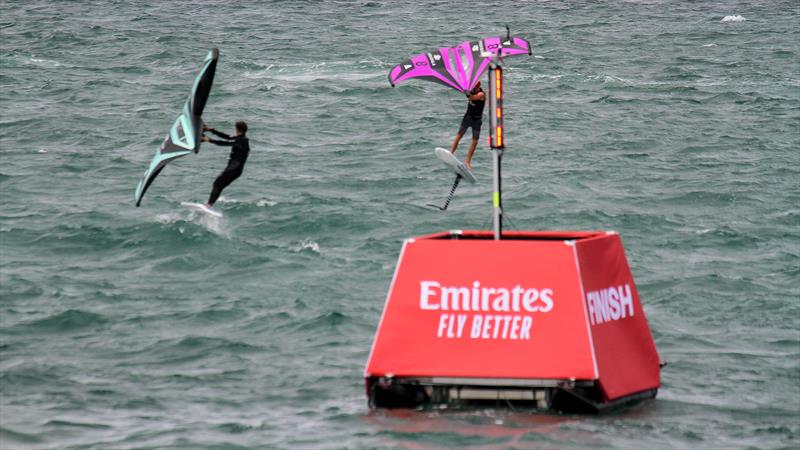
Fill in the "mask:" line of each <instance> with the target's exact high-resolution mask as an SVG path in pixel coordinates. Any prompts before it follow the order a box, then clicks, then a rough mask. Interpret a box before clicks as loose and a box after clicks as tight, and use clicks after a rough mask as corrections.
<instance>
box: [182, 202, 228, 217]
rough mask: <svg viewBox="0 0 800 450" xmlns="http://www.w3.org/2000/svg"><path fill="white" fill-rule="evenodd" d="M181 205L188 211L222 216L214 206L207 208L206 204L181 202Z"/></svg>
mask: <svg viewBox="0 0 800 450" xmlns="http://www.w3.org/2000/svg"><path fill="white" fill-rule="evenodd" d="M181 206H183V207H184V208H186V209H188V210H189V211H197V212H201V213H203V214H208V215H209V216H213V217H222V213H221V212H219V211H217V210H216V209H214V208H209V207H208V206H206V205H204V204H202V203H192V202H181Z"/></svg>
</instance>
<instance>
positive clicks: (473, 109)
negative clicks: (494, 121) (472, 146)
mask: <svg viewBox="0 0 800 450" xmlns="http://www.w3.org/2000/svg"><path fill="white" fill-rule="evenodd" d="M478 92H483V89H481V88H478V89H473V90H472V93H471V94H470V95H475V94H477V93H478ZM485 104H486V101H485V100H470V101H469V103H468V104H467V112H466V113H464V118H463V119H461V126H460V127H459V128H458V134H460V135H461V136H463V135H464V133H466V132H467V128H472V139H478V138H479V137H480V135H481V124H482V119H483V107H484V105H485Z"/></svg>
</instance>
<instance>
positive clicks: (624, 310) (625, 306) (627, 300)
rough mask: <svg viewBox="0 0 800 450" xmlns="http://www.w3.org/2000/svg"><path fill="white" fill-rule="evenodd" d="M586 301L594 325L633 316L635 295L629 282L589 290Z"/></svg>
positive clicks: (590, 319)
mask: <svg viewBox="0 0 800 450" xmlns="http://www.w3.org/2000/svg"><path fill="white" fill-rule="evenodd" d="M586 302H587V303H588V306H589V321H590V322H591V323H592V325H599V324H601V323H606V322H611V321H615V320H620V319H625V318H626V317H633V295H631V287H630V285H628V284H624V285H619V286H616V287H614V286H611V287H608V288H605V289H600V290H599V291H592V292H589V293H587V294H586Z"/></svg>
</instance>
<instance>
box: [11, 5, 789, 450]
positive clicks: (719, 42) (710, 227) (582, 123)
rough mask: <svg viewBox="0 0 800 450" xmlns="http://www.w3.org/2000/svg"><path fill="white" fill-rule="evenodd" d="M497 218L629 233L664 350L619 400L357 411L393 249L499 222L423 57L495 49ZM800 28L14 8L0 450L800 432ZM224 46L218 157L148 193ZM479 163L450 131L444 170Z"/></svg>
mask: <svg viewBox="0 0 800 450" xmlns="http://www.w3.org/2000/svg"><path fill="white" fill-rule="evenodd" d="M505 24H508V25H509V26H510V28H511V30H512V32H513V33H515V34H519V35H522V36H525V37H526V38H528V39H529V40H530V41H531V42H532V44H533V47H534V56H533V57H516V58H513V59H509V60H508V61H507V72H506V111H507V124H506V128H507V129H506V133H507V136H506V140H507V145H508V151H507V152H506V156H505V158H504V161H505V165H504V188H505V191H504V206H505V208H506V212H507V217H508V218H509V219H510V221H509V222H507V225H508V228H510V229H528V230H560V229H568V230H597V229H601V230H616V231H618V232H619V233H620V235H621V236H622V239H623V242H624V243H625V247H626V251H627V255H628V258H629V262H630V264H631V268H632V271H633V273H634V276H635V278H636V280H637V284H638V287H639V291H640V294H641V297H642V301H643V303H644V306H645V311H646V313H647V317H648V319H649V323H650V326H651V328H652V331H653V334H654V337H655V339H656V344H657V347H658V350H659V352H660V355H661V357H662V359H664V360H666V361H667V362H668V366H667V367H666V368H665V369H664V370H663V372H662V378H663V386H662V388H661V390H660V392H659V396H658V398H657V399H656V400H655V401H652V402H646V403H643V404H640V405H638V406H635V407H632V408H628V409H626V410H623V411H618V412H615V413H612V414H608V415H602V416H595V417H591V416H589V417H587V416H569V415H560V416H559V415H541V414H530V413H529V412H520V411H513V410H502V409H501V410H496V409H479V410H458V411H439V410H436V411H401V412H387V411H370V410H369V409H368V407H367V403H366V398H365V395H364V387H363V380H362V373H363V367H364V364H365V362H366V358H367V355H368V352H369V348H370V345H371V341H372V337H373V334H374V332H375V329H376V326H377V323H378V319H379V317H380V312H381V309H382V307H383V303H384V299H385V294H386V291H387V289H388V287H389V283H390V280H391V277H392V273H393V269H394V265H395V263H396V260H397V257H398V253H399V250H400V247H401V243H402V241H403V239H405V238H407V237H410V236H414V235H419V234H425V233H431V232H437V231H443V230H448V229H486V228H488V227H489V224H490V217H491V209H490V207H491V198H490V196H491V183H489V182H488V180H490V179H491V159H490V155H489V152H488V151H487V149H486V144H485V141H484V139H481V145H480V148H479V150H478V153H477V155H476V157H475V159H474V160H473V162H474V166H475V170H476V175H477V176H478V177H479V179H480V180H481V182H480V183H478V184H475V185H463V186H461V187H460V188H459V190H458V192H457V194H456V197H455V199H454V200H453V202H452V203H451V205H450V209H449V210H448V211H447V212H446V213H441V212H438V211H435V210H433V209H430V208H427V207H426V206H425V205H426V204H427V203H440V202H442V201H443V200H444V198H445V196H446V194H447V191H448V190H449V187H450V181H451V179H450V175H448V174H447V173H446V172H445V171H444V169H443V168H442V167H440V164H439V163H438V161H437V160H436V159H435V158H434V157H433V153H432V150H433V147H435V146H447V145H448V144H449V142H450V140H451V138H452V136H453V134H454V133H455V131H456V129H457V127H458V123H459V120H460V117H461V115H462V114H463V111H464V109H465V104H464V103H465V102H464V99H463V96H461V95H459V94H458V93H456V92H455V91H450V90H448V89H445V88H443V87H442V86H439V85H436V84H433V83H426V82H421V81H416V82H409V83H405V84H402V85H399V86H398V87H396V88H392V87H390V86H389V84H388V82H387V79H386V76H387V73H388V71H389V69H390V68H391V67H392V66H393V65H394V64H397V63H399V62H400V61H401V60H403V59H405V58H407V57H408V56H410V55H412V54H414V53H418V52H422V51H425V50H429V49H433V48H435V47H438V46H440V45H454V44H456V43H458V42H461V41H462V40H466V39H476V38H481V37H484V36H489V35H497V34H500V33H502V32H504V28H503V26H504V25H505ZM799 24H800V14H799V13H798V4H797V2H796V1H794V0H790V1H768V2H763V1H697V2H665V1H655V0H654V1H606V2H576V1H573V2H556V1H550V2H547V1H543V2H512V1H502V2H496V1H495V2H492V1H490V2H484V3H476V4H472V5H468V4H467V3H465V2H454V1H430V2H411V1H409V2H395V1H313V2H279V1H272V2H267V1H265V2H214V3H211V2H180V1H165V2H152V3H151V2H143V1H92V2H50V1H9V0H6V1H3V2H0V163H1V164H0V199H2V200H1V201H2V204H1V207H0V447H2V448H3V449H16V448H20V449H26V448H36V449H132V448H137V449H145V448H158V449H162V448H170V449H172V448H186V449H196V448H230V449H239V448H300V449H305V448H314V449H337V448H353V449H362V448H403V449H428V448H490V449H505V448H543V449H583V448H651V449H660V448H704V449H705V448H708V449H716V448H719V449H722V448H725V449H742V448H769V449H773V448H787V449H788V448H798V447H800V287H799V286H800V156H798V155H800V153H799V150H800V62H799V61H800V25H799ZM212 47H218V48H219V50H220V61H219V66H218V71H217V76H216V80H215V85H214V89H213V91H212V95H211V98H210V100H209V103H208V106H207V108H206V112H205V114H204V118H205V120H206V121H207V122H208V123H209V124H210V125H212V126H215V127H217V128H220V129H224V130H229V129H231V127H232V125H231V124H232V123H233V122H234V121H236V120H246V121H247V122H248V123H249V125H250V132H249V134H250V139H251V146H252V148H253V151H252V154H251V157H250V161H249V162H248V164H247V167H246V169H245V173H244V176H243V177H242V178H241V179H239V180H238V181H236V182H235V183H234V184H233V185H231V186H230V187H229V188H228V189H227V190H225V192H224V193H223V198H222V200H221V201H220V203H218V207H219V209H220V210H221V211H223V212H224V214H225V218H224V220H221V221H213V222H212V221H209V220H208V219H204V218H202V217H199V216H196V215H192V213H190V212H189V211H186V210H184V209H182V208H181V207H180V202H181V201H203V200H205V198H206V197H207V195H208V192H209V190H210V187H211V182H212V181H213V179H214V177H215V176H216V174H217V173H218V172H219V171H220V170H221V169H222V168H223V167H224V165H225V161H226V154H225V151H224V150H221V149H219V148H215V147H213V146H204V147H203V148H202V149H201V151H200V153H199V154H198V155H191V156H189V157H186V158H183V159H181V160H178V161H176V162H174V163H173V164H171V165H170V166H168V167H167V168H166V169H165V170H164V172H163V173H162V174H161V176H160V177H159V178H158V179H157V180H156V181H155V183H154V184H153V186H152V187H151V188H150V190H149V192H148V193H147V195H146V196H145V198H144V201H143V203H142V207H140V208H135V207H134V204H133V192H134V188H135V187H136V183H137V182H138V179H139V177H140V176H141V174H142V172H143V171H144V169H145V167H146V166H147V164H148V163H149V161H150V158H151V157H152V154H153V152H154V151H155V149H156V148H157V147H158V145H159V144H160V142H161V140H162V139H163V136H164V134H165V133H166V132H167V130H168V128H169V126H171V124H172V122H173V121H174V120H175V117H176V116H177V114H178V113H179V112H180V108H181V106H182V103H183V101H184V100H185V97H186V94H187V92H188V89H189V87H190V86H191V83H192V81H193V78H194V76H195V73H196V72H197V70H198V69H199V67H200V64H201V62H202V58H203V57H204V56H205V54H206V53H207V51H208V50H209V49H210V48H212ZM465 149H466V142H464V143H462V147H461V149H460V150H459V152H460V154H461V155H463V152H464V151H465Z"/></svg>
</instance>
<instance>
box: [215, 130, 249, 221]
mask: <svg viewBox="0 0 800 450" xmlns="http://www.w3.org/2000/svg"><path fill="white" fill-rule="evenodd" d="M209 131H211V132H212V133H214V134H216V135H217V136H219V137H221V138H222V139H224V140H222V141H221V140H217V139H209V140H208V142H211V143H212V144H216V145H222V146H225V147H231V154H230V157H229V158H228V166H227V167H225V170H223V171H222V172H221V173H220V174H219V176H218V177H217V179H216V180H214V186H213V187H212V189H211V195H209V196H208V205H209V206H214V203H215V202H216V201H217V199H218V198H219V195H220V194H221V193H222V190H223V189H225V188H226V187H227V186H228V185H229V184H231V183H233V181H234V180H236V179H237V178H239V177H240V176H241V175H242V171H243V170H244V163H245V162H247V156H248V155H249V154H250V140H249V139H247V137H246V136H229V135H227V134H225V133H222V132H220V131H217V130H214V129H211V130H209Z"/></svg>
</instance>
